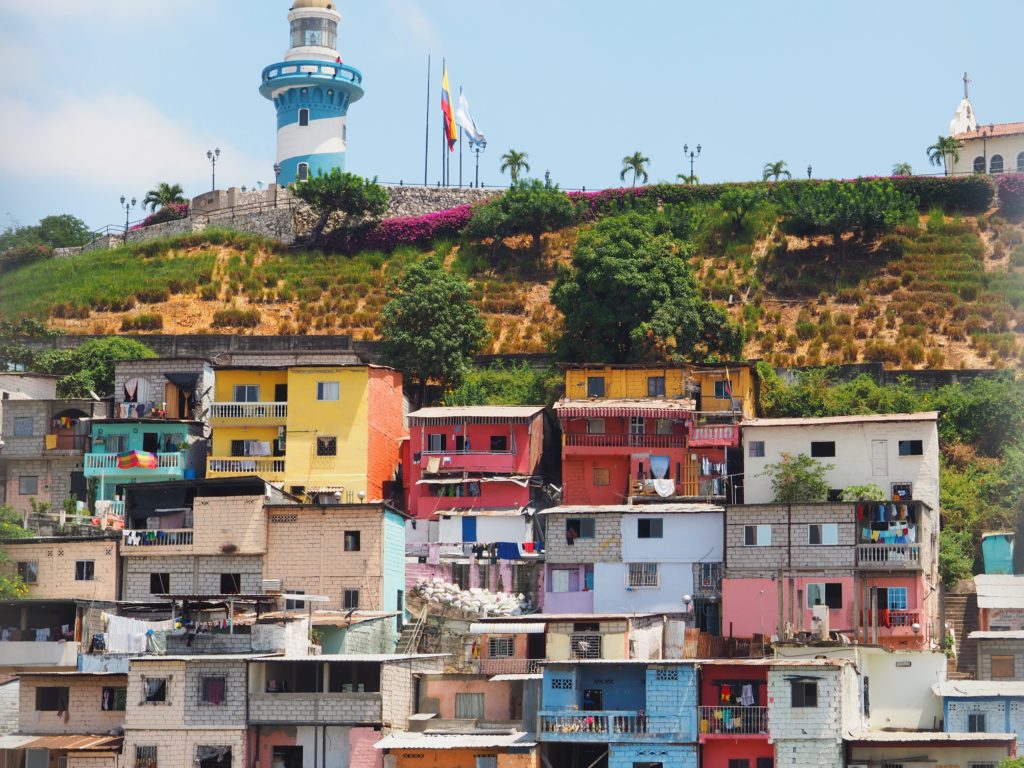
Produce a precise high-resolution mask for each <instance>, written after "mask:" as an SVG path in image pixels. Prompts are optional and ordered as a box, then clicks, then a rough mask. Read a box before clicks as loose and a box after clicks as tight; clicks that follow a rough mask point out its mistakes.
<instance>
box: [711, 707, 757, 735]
mask: <svg viewBox="0 0 1024 768" xmlns="http://www.w3.org/2000/svg"><path fill="white" fill-rule="evenodd" d="M697 723H698V726H699V728H698V730H699V732H700V740H701V742H703V741H705V740H706V739H714V738H730V739H731V738H735V737H737V736H763V737H765V738H767V737H768V707H697Z"/></svg>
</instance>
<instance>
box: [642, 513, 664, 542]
mask: <svg viewBox="0 0 1024 768" xmlns="http://www.w3.org/2000/svg"><path fill="white" fill-rule="evenodd" d="M664 522H665V521H664V520H662V519H661V518H660V517H641V518H640V519H639V520H637V521H636V537H637V538H638V539H660V538H662V536H663V534H664V530H663V529H664Z"/></svg>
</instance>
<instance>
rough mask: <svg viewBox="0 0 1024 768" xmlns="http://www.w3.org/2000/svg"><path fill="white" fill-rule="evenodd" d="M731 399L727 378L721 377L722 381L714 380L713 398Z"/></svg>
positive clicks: (730, 389)
mask: <svg viewBox="0 0 1024 768" xmlns="http://www.w3.org/2000/svg"><path fill="white" fill-rule="evenodd" d="M731 399H732V387H731V386H729V380H728V379H723V380H722V381H716V382H715V400H731Z"/></svg>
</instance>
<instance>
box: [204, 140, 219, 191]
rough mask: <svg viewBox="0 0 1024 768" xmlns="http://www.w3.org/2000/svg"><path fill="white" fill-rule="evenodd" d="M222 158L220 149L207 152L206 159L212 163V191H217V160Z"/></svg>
mask: <svg viewBox="0 0 1024 768" xmlns="http://www.w3.org/2000/svg"><path fill="white" fill-rule="evenodd" d="M218 157H220V147H217V148H216V149H208V150H206V159H207V160H209V161H210V169H211V170H210V189H211V190H213V191H216V190H217V158H218Z"/></svg>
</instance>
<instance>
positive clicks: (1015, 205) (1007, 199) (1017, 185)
mask: <svg viewBox="0 0 1024 768" xmlns="http://www.w3.org/2000/svg"><path fill="white" fill-rule="evenodd" d="M996 188H997V189H998V190H999V210H1000V211H1002V212H1003V213H1006V214H1011V215H1018V214H1022V213H1024V173H1004V174H1002V175H1001V176H999V179H998V180H997V181H996Z"/></svg>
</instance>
